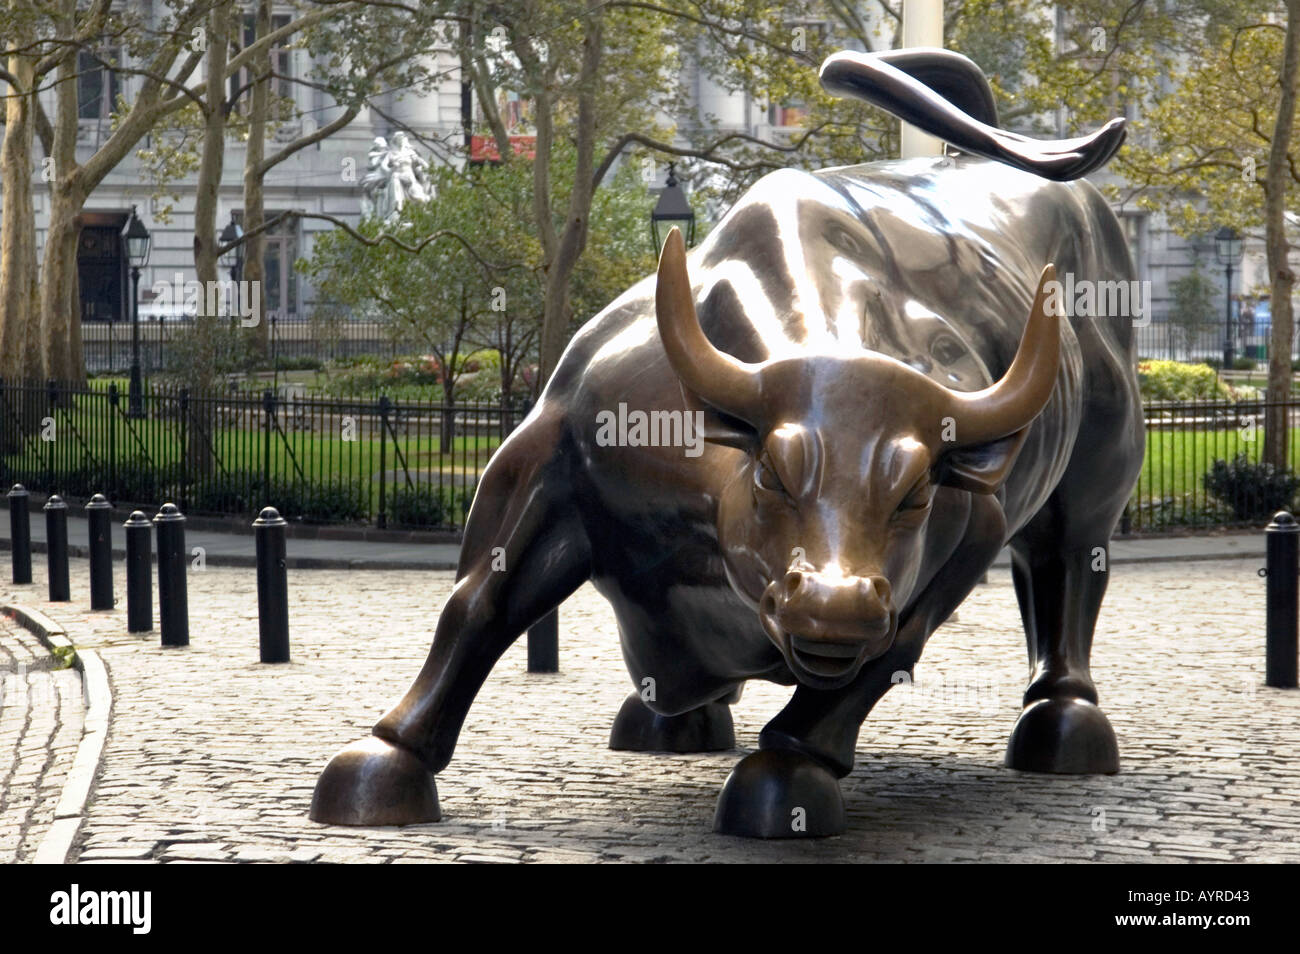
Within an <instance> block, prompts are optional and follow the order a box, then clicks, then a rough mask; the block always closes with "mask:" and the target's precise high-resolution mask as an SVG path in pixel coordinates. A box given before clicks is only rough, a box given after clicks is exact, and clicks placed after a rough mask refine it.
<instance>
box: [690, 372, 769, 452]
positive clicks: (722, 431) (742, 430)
mask: <svg viewBox="0 0 1300 954" xmlns="http://www.w3.org/2000/svg"><path fill="white" fill-rule="evenodd" d="M682 399H683V401H684V403H685V405H686V410H687V411H688V412H689V413H692V414H693V413H695V412H697V411H699V412H703V417H702V418H697V420H702V421H703V422H704V426H703V428H702V430H701V432H700V433H701V436H702V437H703V438H704V440H706V441H707V442H708V443H710V444H721V445H723V446H725V447H737V448H739V449H741V450H743V451H749V450H753V448H754V445H755V444H757V443H758V442H759V435H758V431H757V430H756V429H755V428H754V427H753V426H752V425H750V424H749V423H748V422H747V421H743V420H741V419H740V418H738V417H733V416H732V415H730V414H728V413H726V412H725V411H719V410H718V409H717V408H716V407H714V406H713V405H711V404H709V403H708V402H707V401H702V400H701V399H700V397H699V395H697V394H695V393H693V392H692V391H691V390H690V389H688V388H687V387H686V386H685V385H682Z"/></svg>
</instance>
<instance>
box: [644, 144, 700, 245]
mask: <svg viewBox="0 0 1300 954" xmlns="http://www.w3.org/2000/svg"><path fill="white" fill-rule="evenodd" d="M661 222H662V223H663V224H664V225H665V226H666V227H667V228H666V229H665V232H667V231H670V230H671V229H672V227H673V226H674V225H677V226H680V227H681V230H682V231H683V232H685V233H686V245H687V246H688V247H689V246H691V245H694V244H695V210H694V209H692V208H691V204H690V203H689V202H687V201H686V193H685V192H683V191H682V187H681V185H680V184H679V183H678V182H677V169H676V165H675V163H671V162H670V163H668V182H667V183H665V186H664V191H663V192H662V193H661V194H660V196H659V201H658V202H656V203H655V208H654V211H653V212H651V213H650V234H651V236H652V237H653V238H654V243H655V249H654V251H655V254H656V255H658V254H659V250H660V249H661V248H663V244H664V240H663V238H661V237H660V235H659V223H661ZM664 237H666V236H664Z"/></svg>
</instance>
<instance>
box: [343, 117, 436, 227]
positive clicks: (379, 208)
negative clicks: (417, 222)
mask: <svg viewBox="0 0 1300 954" xmlns="http://www.w3.org/2000/svg"><path fill="white" fill-rule="evenodd" d="M432 198H433V185H432V183H431V182H430V181H429V163H428V161H427V160H426V159H424V158H423V157H422V156H421V155H420V154H419V153H418V152H416V151H415V147H414V146H412V145H411V142H410V140H409V139H408V138H407V135H406V133H404V132H398V133H396V134H394V136H393V139H392V142H391V143H390V142H388V141H387V140H386V139H384V137H383V136H376V137H375V141H374V144H373V145H371V147H370V152H369V154H368V156H367V168H366V174H365V175H364V176H362V177H361V215H362V217H363V218H370V217H371V216H373V217H375V218H378V219H380V220H381V221H384V222H391V221H392V220H394V219H395V218H397V215H398V213H399V212H400V211H401V210H402V206H404V205H405V204H406V203H407V202H428V201H429V200H430V199H432Z"/></svg>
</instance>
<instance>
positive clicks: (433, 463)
mask: <svg viewBox="0 0 1300 954" xmlns="http://www.w3.org/2000/svg"><path fill="white" fill-rule="evenodd" d="M1272 407H1277V409H1278V411H1279V414H1280V420H1282V421H1284V422H1285V426H1286V427H1287V428H1288V431H1289V434H1290V440H1289V461H1288V464H1289V467H1288V471H1283V472H1280V473H1274V472H1271V471H1270V470H1269V469H1268V468H1266V467H1263V466H1262V465H1260V464H1259V460H1260V457H1261V454H1262V451H1263V447H1264V435H1265V424H1266V418H1267V417H1268V411H1269V409H1270V408H1272ZM524 413H525V411H524V409H523V408H518V407H502V406H501V405H499V404H496V403H478V404H475V403H458V404H455V405H451V406H443V404H442V403H441V402H439V401H436V400H423V401H421V400H399V401H394V400H390V399H389V398H387V397H385V396H359V397H320V396H312V395H308V394H306V393H304V389H303V388H302V387H301V386H292V385H290V386H284V387H281V388H280V389H279V390H278V391H275V392H273V391H264V392H261V393H260V394H259V393H256V392H247V391H231V392H227V393H204V394H199V393H191V392H190V391H188V390H186V389H185V388H171V387H163V386H158V385H146V388H145V391H144V394H143V397H142V401H141V413H140V414H139V415H138V416H133V415H132V414H131V412H130V402H129V400H128V397H127V394H126V393H125V390H124V389H119V388H118V386H117V385H116V384H113V383H105V382H97V381H92V382H91V383H90V384H89V385H64V384H59V383H56V382H45V383H40V382H25V383H17V382H7V381H0V487H4V486H8V485H10V484H12V483H22V484H24V485H26V486H28V487H30V488H32V489H34V490H38V491H43V492H45V493H58V494H61V495H63V496H65V497H72V498H82V499H85V498H88V497H90V496H91V495H92V494H95V493H103V494H105V495H107V496H108V498H109V499H110V500H112V501H113V503H115V504H119V505H122V506H128V505H131V504H138V505H141V507H142V508H146V507H148V506H156V505H157V504H159V503H160V502H162V501H163V500H173V501H175V502H176V503H178V504H179V505H180V506H181V509H182V510H183V511H185V512H186V513H194V514H213V515H240V516H244V517H251V516H252V515H254V514H256V513H257V511H258V510H260V509H261V508H262V507H264V506H267V505H271V506H275V507H276V508H278V509H279V510H280V512H281V513H282V514H284V515H285V516H286V517H287V518H290V519H297V520H303V521H311V522H318V523H353V524H356V523H369V524H372V525H374V526H378V527H393V528H416V529H420V528H427V529H458V528H460V527H462V526H463V524H464V519H465V513H466V511H467V510H468V507H469V503H470V501H471V500H472V499H473V495H474V490H475V488H476V487H477V486H478V482H479V479H480V477H481V475H482V473H483V469H484V468H485V467H486V466H487V462H488V461H489V460H490V459H491V456H492V454H493V453H494V452H495V451H496V449H497V448H498V447H499V446H500V445H501V442H502V441H503V440H504V439H505V437H506V436H507V435H508V434H509V433H510V431H511V430H512V429H513V428H514V427H515V426H517V425H518V423H519V421H520V420H522V418H523V416H524ZM1145 415H1146V422H1147V436H1146V459H1145V462H1144V463H1143V467H1142V473H1141V476H1140V478H1139V480H1138V485H1137V487H1136V489H1135V491H1134V493H1133V497H1132V500H1131V501H1130V503H1129V507H1128V510H1127V512H1126V514H1125V518H1124V522H1123V525H1122V529H1123V532H1143V533H1153V532H1170V531H1180V530H1195V529H1209V528H1216V527H1247V526H1263V525H1264V524H1265V523H1267V522H1268V519H1269V517H1271V516H1272V514H1273V512H1275V511H1276V510H1279V509H1282V508H1284V507H1286V508H1290V507H1293V506H1294V504H1295V503H1296V498H1297V496H1298V494H1297V491H1300V477H1296V476H1294V474H1293V473H1292V472H1294V471H1295V470H1297V468H1298V467H1300V446H1298V445H1300V426H1297V425H1298V424H1300V421H1298V418H1300V400H1292V401H1288V402H1286V403H1284V404H1281V405H1270V404H1268V403H1267V402H1265V401H1262V400H1253V401H1242V402H1235V403H1234V402H1224V401H1180V402H1164V403H1153V404H1148V405H1147V406H1146V408H1145ZM1096 452H1097V453H1104V452H1105V450H1104V448H1097V449H1096Z"/></svg>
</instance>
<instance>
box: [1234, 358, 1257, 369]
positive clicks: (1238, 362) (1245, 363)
mask: <svg viewBox="0 0 1300 954" xmlns="http://www.w3.org/2000/svg"><path fill="white" fill-rule="evenodd" d="M1256 367H1257V365H1256V364H1255V359H1254V358H1247V357H1245V356H1239V357H1236V358H1233V359H1232V370H1234V371H1254V370H1255V368H1256Z"/></svg>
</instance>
